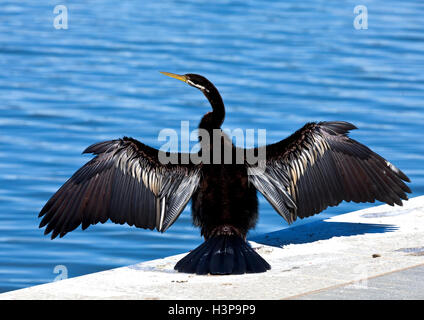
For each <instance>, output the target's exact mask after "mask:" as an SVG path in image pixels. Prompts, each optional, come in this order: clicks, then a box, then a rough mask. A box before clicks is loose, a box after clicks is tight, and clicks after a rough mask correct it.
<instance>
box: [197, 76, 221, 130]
mask: <svg viewBox="0 0 424 320" xmlns="http://www.w3.org/2000/svg"><path fill="white" fill-rule="evenodd" d="M202 92H203V94H204V95H205V96H206V98H207V99H208V100H209V103H210V104H211V106H212V112H208V113H207V114H205V115H204V116H203V118H202V120H201V121H200V124H199V128H201V129H206V130H208V131H211V130H213V129H219V128H221V125H222V123H223V122H224V118H225V107H224V102H223V101H222V98H221V95H220V94H219V92H218V89H216V88H215V86H214V85H213V84H211V86H210V87H208V88H207V90H204V91H203V90H202Z"/></svg>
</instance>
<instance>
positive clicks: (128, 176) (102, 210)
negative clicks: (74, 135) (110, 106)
mask: <svg viewBox="0 0 424 320" xmlns="http://www.w3.org/2000/svg"><path fill="white" fill-rule="evenodd" d="M84 153H93V154H95V155H96V157H95V158H93V159H92V160H91V161H89V162H88V163H86V164H85V165H84V166H83V167H81V168H80V169H79V170H78V171H77V172H75V174H74V175H73V176H72V177H71V178H70V179H69V180H68V181H67V182H66V183H65V184H64V185H63V186H62V187H61V188H60V189H59V190H58V191H57V192H56V193H55V194H54V195H53V196H52V197H51V199H50V200H49V201H48V202H47V203H46V205H45V206H44V208H43V209H42V210H41V212H40V214H39V217H43V219H42V221H41V223H40V228H41V227H44V226H45V225H47V227H46V230H45V234H48V233H50V232H51V231H53V233H52V239H53V238H55V237H57V236H58V235H60V237H63V236H64V235H65V234H66V233H68V232H69V231H72V230H74V229H75V228H77V227H78V226H79V225H80V224H82V229H83V230H84V229H86V228H87V227H88V226H89V225H91V224H96V223H98V222H101V223H104V222H106V221H107V220H108V219H110V220H111V221H113V222H115V223H119V224H124V223H127V224H129V225H131V226H132V225H135V226H136V227H139V228H145V229H154V228H156V229H157V230H158V231H160V232H164V231H166V230H167V229H168V228H169V227H170V226H171V225H172V224H173V223H174V222H175V220H176V219H177V218H178V216H179V215H180V213H181V212H182V210H183V209H184V207H185V206H186V204H187V202H188V201H189V200H190V198H191V196H192V194H193V192H194V191H195V190H196V188H197V186H198V182H199V179H200V165H195V164H192V163H189V164H185V165H184V164H169V163H168V164H162V163H161V161H160V155H161V153H162V151H159V150H157V149H154V148H151V147H149V146H147V145H145V144H143V143H141V142H139V141H137V140H135V139H132V138H127V137H124V138H123V139H118V140H111V141H105V142H100V143H96V144H94V145H92V146H90V147H88V148H87V149H86V150H85V151H84ZM162 155H164V153H162ZM174 155H177V156H178V159H181V157H182V155H183V154H180V153H178V154H174ZM163 159H165V157H164V158H163ZM179 163H180V162H179Z"/></svg>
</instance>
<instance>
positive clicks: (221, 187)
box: [39, 72, 411, 275]
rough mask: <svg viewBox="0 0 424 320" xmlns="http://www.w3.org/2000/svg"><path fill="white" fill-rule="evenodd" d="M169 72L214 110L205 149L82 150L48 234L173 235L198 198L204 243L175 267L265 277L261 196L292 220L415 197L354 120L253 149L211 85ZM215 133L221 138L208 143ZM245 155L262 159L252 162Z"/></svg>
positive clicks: (203, 125) (131, 145) (206, 121)
mask: <svg viewBox="0 0 424 320" xmlns="http://www.w3.org/2000/svg"><path fill="white" fill-rule="evenodd" d="M161 73H162V74H164V75H166V76H169V77H172V78H175V79H178V80H181V81H183V82H184V83H186V84H188V85H190V86H192V87H194V88H197V89H198V90H200V91H201V92H202V93H203V94H204V96H205V97H206V99H207V100H208V101H209V103H210V105H211V108H212V111H210V112H207V113H206V114H205V115H204V116H203V117H202V119H201V121H200V124H199V143H200V150H199V151H198V153H197V154H196V153H193V152H192V153H179V152H174V153H173V152H169V151H163V150H158V149H155V148H152V147H150V146H148V145H146V144H143V143H142V142H140V141H138V140H135V139H133V138H130V137H123V138H120V139H115V140H109V141H104V142H99V143H95V144H93V145H91V146H89V147H88V148H87V149H85V150H84V152H83V153H90V154H93V156H94V157H93V158H92V159H91V160H90V161H88V162H87V163H86V164H85V165H83V166H82V167H81V168H80V169H78V170H77V171H76V172H75V173H74V174H73V175H72V176H71V177H70V178H69V180H67V181H66V182H65V183H64V184H63V185H62V187H60V188H59V190H58V191H57V192H56V193H55V194H54V195H53V196H52V197H51V198H50V199H49V200H48V201H47V203H46V204H45V205H44V207H43V208H42V209H41V211H40V214H39V218H42V220H41V222H40V225H39V227H40V228H43V227H46V228H45V231H44V234H45V235H47V234H49V233H52V234H51V238H52V239H54V238H56V237H57V236H59V237H63V236H64V235H65V234H67V233H68V232H70V231H72V230H74V229H76V228H77V227H78V226H80V225H81V226H82V230H85V229H86V228H87V227H89V226H90V225H95V224H97V223H99V222H100V223H105V222H106V221H108V220H111V221H112V222H114V223H116V224H128V225H130V226H135V227H137V228H144V229H150V230H153V229H156V230H157V231H159V232H165V231H166V230H168V228H170V227H171V226H172V225H173V223H174V222H175V221H176V220H177V218H178V217H179V216H180V214H181V212H182V211H183V210H184V208H185V207H186V205H187V204H188V202H189V201H190V200H191V214H192V220H193V224H194V226H196V227H199V228H200V233H201V236H202V237H203V238H204V241H203V243H202V244H200V245H199V246H198V247H197V248H195V249H194V250H191V251H190V252H189V253H188V254H186V255H185V256H184V257H183V258H182V259H181V260H179V261H178V262H177V263H176V265H175V267H174V269H175V270H176V271H178V272H183V273H193V274H199V275H202V274H203V275H206V274H213V275H225V274H245V273H261V272H266V271H267V270H269V269H270V268H271V266H270V265H269V263H268V262H267V261H266V260H265V259H263V258H262V257H261V256H260V255H259V254H258V253H257V251H255V250H254V249H253V248H252V247H251V245H250V244H249V242H248V241H247V240H246V237H247V234H248V232H249V230H251V229H252V228H254V227H255V225H256V223H257V219H258V194H262V195H263V196H264V197H265V199H266V200H267V201H268V202H269V203H270V204H271V206H272V207H273V208H274V209H275V211H276V212H277V213H278V214H279V215H281V217H282V218H283V219H284V220H285V221H286V222H287V223H288V224H291V223H293V222H294V221H295V220H296V219H298V218H299V219H303V218H306V217H310V216H312V215H315V214H318V213H320V212H322V211H324V210H325V209H326V208H328V207H332V206H337V205H338V204H339V203H341V202H342V201H347V202H350V201H352V202H355V203H364V202H375V201H381V202H384V203H387V204H389V205H391V206H393V205H395V204H396V205H399V206H401V205H402V200H408V196H407V193H411V190H410V188H409V187H408V186H407V185H406V183H405V182H410V179H409V178H408V177H407V176H406V175H405V174H404V173H403V172H402V171H401V170H400V169H398V168H397V167H395V166H394V165H393V164H391V163H390V162H388V161H387V160H386V159H384V158H383V157H381V156H380V155H378V154H377V153H375V152H373V151H372V150H371V149H369V148H368V147H367V146H365V145H364V144H361V143H360V142H357V141H355V140H354V139H352V138H350V137H349V132H350V131H351V130H354V129H357V128H356V127H355V126H354V125H353V124H351V123H349V122H345V121H321V122H308V123H306V124H305V125H304V126H303V127H302V128H300V129H299V130H297V131H296V132H294V133H293V134H291V135H290V136H289V137H287V138H285V139H283V140H281V141H279V142H276V143H273V144H269V145H264V146H257V147H254V148H249V149H245V148H242V147H238V146H235V145H234V144H233V143H232V141H231V139H230V138H229V137H228V136H227V135H226V134H225V133H224V131H223V130H222V129H221V126H222V124H223V122H224V118H225V106H224V102H223V99H222V97H221V95H220V93H219V91H218V89H217V88H216V87H215V85H214V84H213V83H212V82H211V81H209V80H208V79H206V78H205V77H204V76H201V75H198V74H193V73H187V74H183V75H180V74H174V73H169V72H161ZM214 134H215V136H216V135H218V138H217V139H215V140H214V139H206V138H205V137H206V136H207V135H210V136H213V135H214ZM215 136H214V137H215ZM240 151H241V154H243V155H244V158H243V159H244V160H243V161H237V162H236V163H234V161H233V162H229V163H227V162H225V161H224V160H225V159H224V154H227V155H228V154H229V155H230V156H236V155H237V154H240V153H238V152H240ZM249 152H250V153H249ZM247 154H257V155H259V154H262V155H264V156H263V159H262V160H261V159H259V158H260V157H258V159H259V160H261V162H260V161H259V160H258V162H257V163H250V162H248V161H247V160H246V159H247V158H248V157H247ZM193 155H195V156H197V158H196V157H193ZM208 157H209V158H208ZM164 159H168V162H167V161H164ZM169 159H174V161H170V160H169ZM184 159H188V161H187V160H185V161H184ZM196 159H197V160H196ZM199 159H200V160H199ZM208 159H209V160H210V159H214V160H217V161H208ZM195 160H196V161H195Z"/></svg>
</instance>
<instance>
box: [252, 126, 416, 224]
mask: <svg viewBox="0 0 424 320" xmlns="http://www.w3.org/2000/svg"><path fill="white" fill-rule="evenodd" d="M352 129H356V127H355V126H354V125H352V124H350V123H348V122H341V121H334V122H319V123H308V124H306V125H305V126H304V127H303V128H301V129H299V130H298V131H296V132H295V133H294V134H292V135H291V136H289V137H288V138H286V139H284V140H281V141H280V142H277V143H275V144H271V145H268V146H264V147H261V148H266V149H265V152H263V153H262V154H266V160H265V165H264V166H263V167H262V168H263V170H261V167H257V168H255V167H251V166H249V165H248V166H249V170H250V175H249V181H250V182H252V183H253V185H254V186H255V187H256V189H257V190H258V191H259V192H261V193H262V194H263V195H264V196H265V198H266V199H267V200H268V201H269V202H270V203H271V205H272V206H273V207H274V208H275V210H277V212H278V213H279V214H280V215H281V216H282V217H283V218H284V219H285V220H286V221H287V222H289V223H291V222H293V221H294V220H296V218H297V217H299V218H304V217H309V216H311V215H314V214H317V213H320V212H321V211H323V210H324V209H326V208H327V207H328V206H336V205H337V204H339V203H340V202H341V201H343V200H346V201H353V202H374V201H375V200H379V201H382V202H385V203H388V204H390V205H393V204H395V203H396V204H398V205H402V201H401V199H408V198H407V196H406V194H405V193H406V192H411V190H410V189H409V188H408V186H406V185H405V183H404V182H403V181H407V182H409V179H408V177H407V176H406V175H405V174H404V173H403V172H402V171H401V170H399V169H398V168H396V167H395V166H394V165H392V164H391V163H390V162H388V161H387V160H385V159H383V158H382V157H381V156H379V155H378V154H376V153H375V152H373V151H372V150H370V149H369V148H368V147H366V146H364V145H363V144H361V143H359V142H357V141H355V140H353V139H350V138H349V137H348V132H349V130H352ZM257 149H258V148H256V149H250V150H255V153H258V154H261V153H260V152H258V150H257ZM262 151H264V150H262Z"/></svg>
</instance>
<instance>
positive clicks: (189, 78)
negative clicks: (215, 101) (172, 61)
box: [161, 72, 215, 93]
mask: <svg viewBox="0 0 424 320" xmlns="http://www.w3.org/2000/svg"><path fill="white" fill-rule="evenodd" d="M161 73H162V74H164V75H165V76H168V77H171V78H175V79H178V80H181V81H183V82H185V83H187V84H189V85H191V86H192V87H195V88H197V89H199V90H200V91H202V92H203V93H209V92H210V91H211V90H213V89H215V86H214V85H213V84H212V82H210V81H209V80H208V79H206V78H205V77H203V76H201V75H199V74H194V73H186V74H183V75H179V74H175V73H170V72H161Z"/></svg>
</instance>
